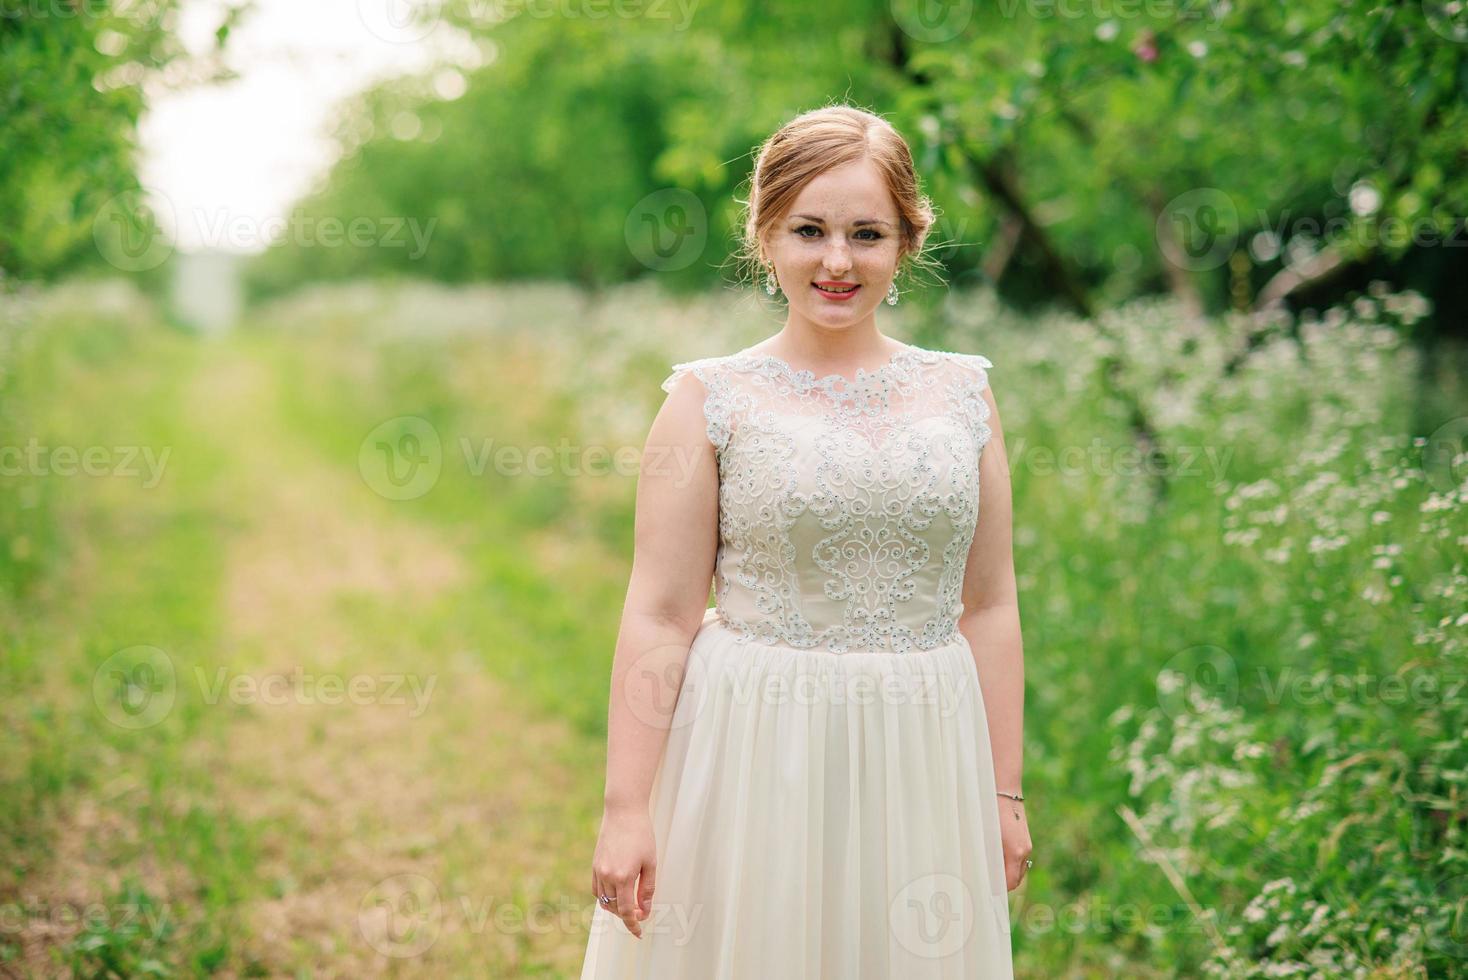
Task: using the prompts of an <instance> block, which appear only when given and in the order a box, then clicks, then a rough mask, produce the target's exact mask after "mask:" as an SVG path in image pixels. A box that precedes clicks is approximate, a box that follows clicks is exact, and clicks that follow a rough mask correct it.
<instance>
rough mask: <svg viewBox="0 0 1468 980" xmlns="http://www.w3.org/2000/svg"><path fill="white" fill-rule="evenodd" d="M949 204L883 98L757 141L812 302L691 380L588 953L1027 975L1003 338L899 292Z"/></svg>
mask: <svg viewBox="0 0 1468 980" xmlns="http://www.w3.org/2000/svg"><path fill="white" fill-rule="evenodd" d="M932 222H933V212H932V209H931V206H930V205H929V203H928V202H927V201H926V199H924V198H923V197H922V195H921V194H920V193H919V191H918V183H917V178H916V175H915V173H914V171H913V165H912V155H911V152H910V150H909V148H908V146H907V144H906V143H905V142H904V141H903V139H902V137H901V136H900V135H898V133H897V132H896V131H895V130H894V129H893V128H892V127H891V126H890V125H889V124H888V123H887V122H886V121H885V120H883V119H882V118H880V117H879V116H875V115H873V114H871V113H868V112H865V111H862V110H860V109H856V108H852V107H849V106H832V107H827V108H823V109H819V110H816V111H813V112H809V113H806V114H804V115H801V116H799V117H798V118H796V119H794V120H792V121H791V122H789V123H788V124H787V125H785V126H784V127H783V128H781V129H780V130H779V131H778V132H777V133H775V134H774V135H773V136H771V137H770V139H769V140H768V141H766V143H765V144H764V146H763V147H762V149H761V151H760V154H759V157H758V161H757V163H756V166H755V172H754V175H753V178H752V182H751V193H750V197H749V201H748V213H747V220H746V222H745V257H746V258H748V259H751V260H754V261H757V262H758V263H759V264H760V266H762V267H763V268H764V270H765V274H766V277H767V278H766V290H767V291H768V292H769V293H771V294H772V295H773V294H774V293H775V291H776V289H777V287H778V288H779V289H781V290H783V291H784V294H785V296H786V298H787V299H788V301H789V315H788V318H787V319H786V322H785V326H784V329H783V330H781V331H780V332H779V333H777V334H775V335H774V336H773V337H770V338H769V339H767V340H766V341H764V342H763V343H761V344H758V345H756V346H755V347H751V348H747V349H745V350H743V351H740V352H738V353H736V354H731V355H726V356H722V357H707V358H703V359H701V360H695V361H690V362H685V363H681V364H676V365H674V366H673V370H672V374H671V375H670V376H669V377H668V378H667V380H665V381H664V382H663V388H664V390H666V391H668V392H669V393H670V394H669V397H668V399H667V401H666V402H665V403H664V405H663V407H662V410H661V411H660V412H659V413H658V416H657V418H656V420H655V421H654V422H653V425H652V429H651V432H650V434H649V436H648V440H647V447H646V450H645V453H644V457H643V467H642V473H641V477H640V480H639V484H638V499H637V518H636V524H637V531H636V554H635V558H634V561H633V567H632V575H631V582H630V585H629V588H628V595H627V602H626V608H625V610H624V614H623V619H622V627H621V633H620V635H619V637H618V642H617V649H616V653H615V656H614V662H613V667H612V698H611V707H610V717H609V734H608V751H607V782H606V796H605V811H604V815H603V818H602V825H601V833H600V838H599V840H598V841H597V845H596V853H595V856H594V858H593V861H592V890H593V894H594V895H595V896H596V899H597V902H598V906H597V908H596V910H595V911H594V913H593V917H592V924H591V937H590V942H589V944H588V947H587V954H586V960H585V964H584V966H583V969H582V973H581V976H582V980H610V978H625V980H631V978H634V977H635V978H648V980H684V978H688V980H719V978H724V980H787V978H788V980H816V978H831V980H887V978H898V977H900V978H903V980H925V978H940V977H941V978H949V977H952V978H958V977H963V978H974V977H984V978H999V977H1010V976H1012V966H1011V958H1010V942H1009V909H1008V902H1007V892H1008V891H1009V890H1010V889H1013V888H1015V887H1017V886H1018V884H1019V882H1020V880H1021V878H1022V877H1023V875H1024V872H1025V869H1026V868H1027V867H1028V866H1029V864H1030V861H1029V860H1028V855H1029V853H1030V837H1029V829H1028V824H1027V822H1026V818H1025V811H1024V806H1023V803H1022V799H1023V795H1022V793H1021V791H1020V770H1021V750H1020V740H1021V725H1022V717H1023V715H1022V711H1023V685H1024V675H1023V654H1022V650H1021V641H1020V623H1019V608H1018V603H1017V600H1016V589H1015V576H1014V568H1013V560H1012V556H1011V535H1010V524H1011V522H1010V487H1009V472H1008V467H1007V464H1006V460H1005V454H1004V442H1003V433H1002V430H1001V428H1000V425H999V414H998V409H997V407H996V405H995V403H994V400H993V395H992V394H991V392H990V391H989V388H988V375H987V372H986V369H987V368H989V367H992V366H993V365H992V364H991V363H990V362H989V361H988V360H987V359H986V358H984V357H982V356H980V355H977V354H957V353H951V352H944V351H929V350H924V349H922V348H918V347H914V346H910V345H907V344H903V343H900V342H897V341H895V340H893V339H891V338H889V337H887V336H885V335H883V334H882V333H880V332H879V331H878V329H877V323H876V311H877V308H878V306H879V305H880V304H881V302H882V300H883V298H884V296H885V297H886V298H887V301H888V302H889V303H895V302H896V297H897V294H896V291H895V286H894V285H892V284H893V281H894V277H895V276H896V274H897V272H898V269H899V265H900V264H901V263H903V262H904V261H907V262H911V261H913V260H914V259H915V258H916V257H918V256H919V255H920V252H921V249H922V245H923V241H924V239H925V237H926V235H927V232H928V230H929V228H930V227H931V225H932ZM991 444H992V447H991V448H988V451H987V452H986V451H985V449H986V447H990V445H991ZM981 485H982V486H983V488H984V492H983V507H982V508H980V506H979V487H980V486H981ZM711 581H712V582H713V584H714V587H715V588H714V591H715V599H716V603H715V608H713V609H707V610H706V609H705V606H707V604H708V598H709V585H710V582H711ZM1001 804H1002V806H1001ZM1001 818H1002V819H1001Z"/></svg>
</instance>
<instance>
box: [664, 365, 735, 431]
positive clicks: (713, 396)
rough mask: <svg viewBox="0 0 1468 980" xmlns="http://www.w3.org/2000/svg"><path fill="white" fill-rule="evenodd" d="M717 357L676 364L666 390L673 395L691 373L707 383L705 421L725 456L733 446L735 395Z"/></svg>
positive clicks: (666, 383) (704, 399)
mask: <svg viewBox="0 0 1468 980" xmlns="http://www.w3.org/2000/svg"><path fill="white" fill-rule="evenodd" d="M716 360H717V359H716V358H707V357H706V358H703V359H701V360H697V361H683V362H681V363H678V364H674V365H673V366H672V368H671V373H670V374H669V375H668V376H667V377H666V378H664V379H663V383H662V389H663V390H664V391H666V392H669V393H671V392H672V390H673V386H674V385H676V384H677V383H678V381H679V380H680V379H681V378H682V377H683V376H684V375H687V374H691V375H693V376H694V377H696V378H698V380H699V381H700V382H702V383H703V387H704V398H703V418H704V425H705V430H706V431H707V433H708V439H709V442H710V443H712V444H713V447H714V449H715V450H716V451H717V452H718V453H719V454H720V455H722V454H723V452H724V447H725V446H727V445H728V444H729V436H730V434H731V433H730V431H729V420H730V413H731V408H732V392H731V391H730V386H729V383H728V379H727V377H725V374H724V372H723V371H721V370H719V368H718V365H717V363H716Z"/></svg>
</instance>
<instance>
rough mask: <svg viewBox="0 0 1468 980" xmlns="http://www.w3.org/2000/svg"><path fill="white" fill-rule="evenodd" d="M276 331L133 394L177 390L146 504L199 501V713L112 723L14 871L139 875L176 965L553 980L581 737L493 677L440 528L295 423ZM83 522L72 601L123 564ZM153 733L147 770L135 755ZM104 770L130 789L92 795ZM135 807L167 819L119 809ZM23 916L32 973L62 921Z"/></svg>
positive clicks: (159, 579)
mask: <svg viewBox="0 0 1468 980" xmlns="http://www.w3.org/2000/svg"><path fill="white" fill-rule="evenodd" d="M279 342H280V341H271V340H253V339H249V338H243V337H242V338H238V339H230V340H228V341H225V342H223V343H222V344H220V345H218V346H214V347H210V348H205V349H202V350H200V351H196V352H195V356H192V357H190V358H189V359H188V363H189V365H190V368H191V370H192V373H191V375H190V376H189V377H187V378H186V379H184V380H182V381H181V382H180V383H179V384H178V385H176V386H174V387H173V388H171V389H163V390H162V391H160V392H159V393H157V394H155V395H154V396H152V397H158V398H164V397H174V398H176V399H177V403H176V404H172V405H166V406H158V409H159V411H160V413H162V414H167V415H169V417H171V418H174V419H175V420H176V421H177V422H178V424H180V425H181V426H183V427H184V429H185V430H186V431H180V432H179V433H176V434H175V435H176V438H175V439H174V441H175V442H176V443H177V445H178V448H179V451H178V452H177V453H176V455H175V458H174V459H173V460H172V461H171V464H170V465H171V466H172V467H173V472H171V473H170V474H169V477H168V481H166V483H165V485H164V486H162V487H160V488H159V489H158V491H157V492H156V493H155V495H154V496H153V497H152V498H150V499H151V501H152V506H153V511H154V512H153V514H152V517H153V519H155V520H157V521H160V522H167V521H169V520H170V519H183V518H185V517H186V515H187V514H189V513H196V514H197V513H206V514H209V515H212V519H211V520H210V521H209V522H208V523H209V528H210V533H208V534H206V535H203V536H201V537H200V538H199V539H198V540H196V541H194V542H193V543H192V544H193V546H194V547H197V548H200V549H203V550H204V551H206V552H208V553H209V555H210V556H211V557H210V562H211V567H212V571H211V572H210V574H209V575H208V576H200V578H199V580H198V581H196V582H194V583H193V584H194V585H195V586H197V588H198V590H199V592H200V595H195V596H193V597H192V598H191V599H190V602H191V604H192V605H194V606H195V607H200V606H207V607H208V609H209V610H210V612H211V613H212V615H213V620H212V622H211V623H210V627H209V629H207V630H201V631H200V635H201V637H206V638H204V639H201V640H200V641H199V643H198V646H197V647H196V648H194V649H188V650H185V649H184V648H183V647H181V646H180V647H172V646H171V647H169V649H170V651H172V655H173V661H174V664H175V666H176V668H177V673H176V684H177V692H176V694H177V703H178V705H180V706H181V707H180V708H178V709H175V710H176V711H179V712H181V713H182V714H184V715H186V716H188V717H189V718H191V719H194V721H195V722H196V723H195V724H192V725H191V726H185V727H178V726H173V725H159V726H157V727H156V728H154V729H151V730H149V731H146V732H141V733H140V732H130V733H115V732H114V733H111V734H112V735H113V736H115V737H116V738H118V739H119V740H120V743H121V744H122V745H123V746H124V747H125V748H128V747H130V748H131V749H133V750H136V751H133V752H131V753H128V752H125V753H124V755H125V756H129V757H130V758H131V761H130V762H127V763H126V764H123V765H121V766H120V768H121V770H122V772H121V773H120V774H119V775H117V777H116V778H113V779H111V780H110V781H108V780H105V779H104V780H102V781H101V783H100V785H98V784H96V783H90V782H89V783H88V784H86V785H83V786H80V787H78V788H76V789H75V790H72V791H69V792H62V793H60V794H59V795H58V798H57V823H56V824H55V827H56V829H57V833H56V835H55V837H54V839H53V842H52V843H53V848H52V851H51V853H50V855H49V856H48V857H47V859H46V860H45V861H42V862H39V863H38V865H37V866H36V867H34V868H31V869H29V870H28V872H27V873H26V875H25V876H24V879H23V883H22V884H19V885H14V886H12V887H13V888H14V890H16V891H18V892H25V893H27V894H31V895H35V894H38V893H39V894H41V895H42V896H43V897H44V899H45V900H46V901H48V902H49V903H51V904H56V903H59V902H61V901H66V902H69V903H82V902H85V901H97V900H99V898H101V899H105V897H106V896H108V895H115V894H117V890H118V888H120V887H121V884H120V882H121V881H122V878H123V877H125V875H120V874H119V872H122V871H127V872H132V871H145V873H144V880H145V881H146V883H147V891H148V893H149V894H151V895H153V896H155V897H158V898H159V899H160V901H161V902H162V903H163V905H164V907H165V909H167V910H171V911H172V912H173V913H175V914H174V915H173V918H174V919H175V920H176V921H177V922H179V923H195V924H198V923H200V922H202V923H203V925H202V926H200V927H199V928H195V929H192V930H191V929H183V930H181V931H180V932H178V933H177V934H176V935H175V937H174V938H173V939H172V940H171V942H172V943H173V946H172V947H171V948H168V949H165V950H163V951H162V952H159V953H158V955H157V958H158V959H159V960H160V962H162V963H165V964H167V963H172V964H173V966H174V968H175V969H181V970H183V971H184V972H192V970H194V969H200V968H203V967H207V968H208V969H210V970H213V971H214V972H216V973H217V974H218V975H226V976H294V977H361V976H436V977H451V976H466V977H468V976H474V977H486V976H488V977H519V976H574V975H575V972H576V970H577V968H578V967H579V963H580V955H581V951H582V949H583V948H584V942H585V928H586V922H587V920H588V918H589V907H588V900H587V896H585V895H583V894H582V893H583V892H584V887H583V882H582V879H583V878H584V877H585V874H584V869H585V867H586V865H587V862H588V860H589V856H590V845H591V843H592V840H593V838H592V836H591V834H592V832H593V831H594V825H593V826H590V827H589V826H588V815H589V814H592V813H594V812H595V809H594V807H593V803H594V799H593V798H594V797H599V782H598V780H597V779H595V778H589V777H590V776H595V775H599V773H598V772H597V767H598V765H599V762H598V761H597V760H598V758H599V745H597V744H595V743H594V742H593V741H592V740H589V739H587V738H586V737H585V736H583V735H579V734H577V733H575V732H574V731H573V730H572V728H571V727H570V726H569V725H567V724H565V723H563V722H562V721H560V720H559V719H554V718H546V717H545V716H544V715H543V713H540V712H538V711H537V710H536V708H535V707H534V706H533V705H532V704H531V703H530V701H529V699H528V698H525V697H521V696H519V692H518V691H517V688H516V684H515V682H514V681H512V680H508V679H505V678H503V677H497V676H494V675H492V673H491V671H490V669H489V667H488V666H487V664H488V663H491V662H493V661H492V658H487V657H485V656H484V648H485V647H487V646H491V645H493V644H495V642H496V637H495V636H493V635H483V624H482V623H481V622H478V621H476V620H474V619H472V618H469V617H466V616H464V615H463V611H464V610H465V609H468V608H471V607H472V605H473V604H474V603H476V602H477V601H482V596H483V593H484V590H486V589H490V590H492V589H493V587H494V583H493V582H486V581H485V576H484V573H483V571H482V569H481V567H480V566H479V564H477V563H474V562H471V561H467V560H466V556H465V548H464V545H463V543H462V542H461V541H459V540H456V536H455V534H454V533H453V530H452V527H451V526H450V527H445V526H443V525H434V524H430V523H425V522H422V521H417V520H413V519H412V518H411V517H409V516H408V515H407V514H405V513H404V512H402V511H395V510H394V505H393V504H392V502H390V501H387V500H384V499H383V498H381V497H379V496H377V495H376V494H374V493H373V492H372V491H371V489H370V488H369V487H368V486H367V485H366V483H365V482H364V481H363V480H362V478H361V476H360V475H359V474H358V472H357V469H356V459H355V458H350V459H347V458H343V459H335V458H329V457H328V456H327V455H325V454H323V453H322V451H321V450H320V448H319V447H317V446H314V445H313V444H312V443H311V441H310V440H309V439H307V438H304V437H303V436H302V434H301V433H299V432H298V431H296V430H295V429H294V428H293V426H292V424H291V423H290V422H289V421H288V417H287V415H286V414H285V413H284V412H283V411H282V409H281V405H282V401H283V397H282V396H283V392H282V390H281V387H280V386H281V384H282V382H281V380H280V379H279V378H278V377H277V376H276V373H275V372H274V370H273V367H272V365H273V364H274V363H275V361H274V360H273V358H272V356H271V347H270V345H271V344H273V343H279ZM164 392H171V393H172V394H171V396H170V395H166V394H165V393H164ZM98 397H99V400H105V398H103V396H102V395H99V396H98ZM144 397H148V396H144ZM188 447H197V448H199V449H200V451H199V452H198V453H193V454H191V453H190V452H188V451H187V450H188ZM203 447H210V451H209V452H208V453H207V454H206V453H205V452H204V451H203ZM191 467H200V468H195V469H191ZM206 471H207V472H206ZM87 499H88V506H89V508H90V509H91V511H92V512H93V514H94V517H95V519H96V520H97V521H98V522H99V526H100V527H102V528H105V527H108V526H111V527H113V528H115V527H117V526H121V525H126V524H127V523H128V522H130V521H135V520H137V519H138V512H137V511H135V510H134V509H133V507H134V505H135V504H136V502H137V498H136V497H131V496H129V495H127V494H115V493H114V494H111V495H106V494H104V495H98V496H90V495H89V496H88V498H87ZM465 539H466V540H467V539H468V535H467V534H466V535H465ZM89 540H94V541H96V542H97V547H98V548H100V549H101V551H102V553H101V554H97V555H93V556H92V557H91V558H90V560H89V561H88V562H86V564H87V565H88V566H89V567H91V568H92V569H93V572H92V573H91V574H92V580H91V581H90V583H88V582H85V581H83V580H81V579H78V580H76V581H74V582H73V585H74V586H75V587H77V588H78V589H80V590H81V591H82V593H83V594H81V595H78V596H77V597H76V600H75V602H76V603H77V604H79V605H80V604H84V603H85V600H86V595H85V591H86V590H87V589H91V590H93V591H113V590H115V589H116V588H117V587H119V584H118V583H117V582H116V581H114V579H113V577H112V573H111V572H110V571H109V570H110V569H113V568H114V565H113V563H112V556H110V555H109V554H108V553H107V549H109V548H113V547H119V546H121V543H122V542H121V539H118V538H117V537H116V536H115V535H114V536H113V537H111V538H109V536H108V534H107V533H99V534H97V535H94V536H91V537H90V538H89ZM136 543H137V542H136V541H134V542H133V544H134V545H136ZM504 546H505V547H507V548H509V549H511V550H513V543H509V542H506V543H505V544H504ZM175 571H176V572H177V573H179V574H182V575H186V576H187V575H188V574H189V572H190V570H189V569H188V568H187V567H185V566H184V565H183V564H180V565H179V566H178V567H176V569H175ZM168 572H169V570H168V568H166V567H155V568H153V569H152V573H153V576H154V577H153V578H151V579H146V578H138V577H136V576H129V579H130V580H131V581H132V582H133V585H134V587H135V590H136V594H135V595H134V596H133V597H132V600H131V601H132V602H133V603H141V604H147V603H152V602H156V601H157V598H158V593H159V592H160V591H162V590H167V589H170V588H173V587H175V583H170V581H169V579H168ZM186 584H187V583H186ZM204 592H208V593H209V594H208V595H207V596H205V595H203V593H204ZM105 642H107V643H110V644H112V645H114V646H120V645H122V639H121V638H120V637H109V638H108V639H107V640H106V641H105ZM74 680H75V678H73V681H74ZM62 683H63V684H64V682H62ZM73 686H75V685H74V684H73ZM170 738H172V739H173V740H174V741H173V742H171V743H170V742H169V739H170ZM145 746H146V747H147V749H146V750H144V747H145ZM157 748H162V749H166V750H167V752H168V753H169V757H170V758H172V759H173V760H174V761H173V763H172V764H171V765H170V766H169V767H168V769H167V772H168V775H167V776H163V775H162V773H161V772H160V768H159V766H158V765H156V764H151V763H148V764H145V763H142V762H139V761H138V760H139V759H140V758H142V757H145V756H150V755H151V754H152V752H153V750H154V749H157ZM163 780H166V783H167V785H166V787H163V788H161V789H160V786H159V784H160V782H162V781H163ZM149 784H151V785H152V789H149ZM119 787H121V789H120V788H119ZM128 788H131V789H132V790H134V791H136V794H137V796H138V802H137V803H136V805H130V806H114V805H112V804H113V803H115V802H116V801H117V798H118V796H119V794H120V793H122V792H123V791H124V790H126V789H128ZM169 800H171V801H172V802H171V803H170V802H169ZM159 809H171V810H173V811H174V812H176V813H177V814H179V815H180V819H179V820H178V821H175V822H173V823H170V824H168V825H166V826H159V827H153V828H148V827H145V826H140V825H141V824H142V823H143V822H144V821H145V820H146V819H147V817H148V816H149V815H150V814H156V813H157V812H158V810H159ZM146 869H153V870H152V871H151V872H146ZM169 869H171V870H169ZM201 906H207V908H201ZM47 926H48V923H45V922H42V923H40V925H39V926H38V927H37V928H35V929H31V930H29V932H28V933H27V935H25V936H24V937H23V940H22V941H21V942H19V943H18V944H17V945H18V946H19V947H20V948H21V949H22V950H23V955H22V956H20V957H19V958H18V959H17V960H15V961H13V962H11V963H10V964H9V965H8V967H7V966H6V964H4V963H0V969H6V970H9V972H11V973H12V975H55V973H54V970H55V964H54V963H48V962H47V960H48V958H49V957H51V956H53V955H54V954H55V952H56V950H57V949H59V948H60V947H61V946H62V945H63V944H64V943H65V942H66V941H68V940H70V941H74V940H75V938H76V933H75V931H74V930H68V929H63V930H55V929H49V930H48V928H47ZM211 937H212V938H211ZM201 944H208V945H210V947H211V948H209V949H202V948H199V947H200V945H201ZM92 962H95V961H92ZM185 964H188V965H187V966H185Z"/></svg>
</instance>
